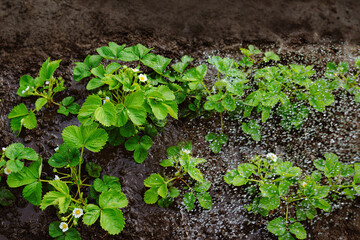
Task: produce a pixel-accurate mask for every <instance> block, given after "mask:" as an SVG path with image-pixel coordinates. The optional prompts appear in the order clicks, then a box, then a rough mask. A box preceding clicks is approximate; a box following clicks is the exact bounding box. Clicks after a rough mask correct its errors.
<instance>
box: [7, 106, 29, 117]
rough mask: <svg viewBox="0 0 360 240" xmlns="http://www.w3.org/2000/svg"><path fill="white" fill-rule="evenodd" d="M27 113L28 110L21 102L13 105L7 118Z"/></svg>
mask: <svg viewBox="0 0 360 240" xmlns="http://www.w3.org/2000/svg"><path fill="white" fill-rule="evenodd" d="M28 114H29V111H28V110H27V108H26V106H25V104H23V103H21V104H19V105H17V106H15V107H14V108H13V109H12V110H11V112H10V113H9V116H8V118H9V119H12V118H17V117H23V116H26V115H28Z"/></svg>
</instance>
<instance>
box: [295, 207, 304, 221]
mask: <svg viewBox="0 0 360 240" xmlns="http://www.w3.org/2000/svg"><path fill="white" fill-rule="evenodd" d="M296 218H297V220H298V221H304V220H306V212H305V211H304V210H303V209H301V208H297V209H296Z"/></svg>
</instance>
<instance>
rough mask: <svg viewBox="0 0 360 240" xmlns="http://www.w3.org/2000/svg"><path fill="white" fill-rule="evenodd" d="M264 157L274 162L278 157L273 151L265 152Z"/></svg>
mask: <svg viewBox="0 0 360 240" xmlns="http://www.w3.org/2000/svg"><path fill="white" fill-rule="evenodd" d="M266 157H267V158H269V159H271V160H272V161H273V162H276V161H277V159H278V157H277V156H276V155H275V154H274V153H268V154H266Z"/></svg>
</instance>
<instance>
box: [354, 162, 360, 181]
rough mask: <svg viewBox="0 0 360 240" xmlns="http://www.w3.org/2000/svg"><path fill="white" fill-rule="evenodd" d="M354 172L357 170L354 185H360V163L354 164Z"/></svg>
mask: <svg viewBox="0 0 360 240" xmlns="http://www.w3.org/2000/svg"><path fill="white" fill-rule="evenodd" d="M354 170H355V175H354V181H353V183H354V184H359V183H360V163H354Z"/></svg>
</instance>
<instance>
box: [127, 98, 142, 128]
mask: <svg viewBox="0 0 360 240" xmlns="http://www.w3.org/2000/svg"><path fill="white" fill-rule="evenodd" d="M144 99H145V98H144V93H143V92H142V91H136V92H134V93H132V94H130V95H129V96H127V97H126V98H125V102H124V104H125V108H126V110H127V114H128V116H129V118H130V119H131V121H132V122H133V123H134V124H136V125H141V124H143V123H145V122H146V109H145V108H144V107H143V103H144Z"/></svg>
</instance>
